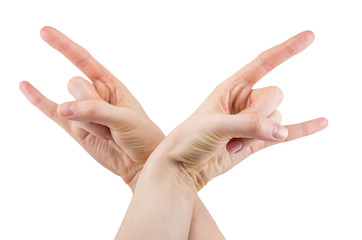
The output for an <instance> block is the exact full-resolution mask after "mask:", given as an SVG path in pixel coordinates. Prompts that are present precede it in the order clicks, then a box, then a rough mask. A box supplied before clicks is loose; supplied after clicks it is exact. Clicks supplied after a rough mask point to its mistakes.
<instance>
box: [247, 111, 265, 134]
mask: <svg viewBox="0 0 362 240" xmlns="http://www.w3.org/2000/svg"><path fill="white" fill-rule="evenodd" d="M250 121H251V122H250V127H251V130H252V132H254V133H259V132H260V131H261V127H262V125H263V121H264V119H263V118H262V116H260V115H259V114H253V115H252V117H251V120H250Z"/></svg>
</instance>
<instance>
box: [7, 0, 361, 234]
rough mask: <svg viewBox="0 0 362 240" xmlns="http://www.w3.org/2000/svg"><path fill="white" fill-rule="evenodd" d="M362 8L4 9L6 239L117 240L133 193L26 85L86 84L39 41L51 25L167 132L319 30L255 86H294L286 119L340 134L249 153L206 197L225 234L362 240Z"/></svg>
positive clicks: (72, 5) (106, 5)
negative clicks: (255, 66) (30, 96)
mask: <svg viewBox="0 0 362 240" xmlns="http://www.w3.org/2000/svg"><path fill="white" fill-rule="evenodd" d="M359 2H360V1H352V0H349V1H348V0H345V1H315V0H314V1H310V0H305V1H281V0H274V1H269V0H264V1H255V0H252V1H249V0H248V1H219V2H217V1H89V0H88V1H64V0H63V1H58V2H56V1H35V0H34V1H25V0H24V1H1V3H0V31H1V35H0V66H1V67H0V72H1V94H0V100H1V101H0V104H1V105H0V109H1V118H0V121H1V135H0V136H1V138H0V141H1V146H0V154H1V155H0V239H5V240H7V239H38V240H39V239H113V238H114V236H115V234H116V232H117V229H118V227H119V225H120V223H121V221H122V219H123V216H124V213H125V211H126V209H127V206H128V204H129V201H130V199H131V191H130V190H129V189H128V187H127V186H126V185H125V184H124V183H123V182H122V180H121V179H120V178H119V177H117V176H116V175H114V174H112V173H110V172H109V171H108V170H106V169H104V168H103V167H101V166H100V165H99V164H98V163H97V162H96V161H94V160H93V159H92V158H91V157H90V156H89V155H88V154H87V153H86V152H85V151H84V150H83V149H82V148H81V147H80V146H79V145H78V144H77V143H76V142H75V141H74V140H73V139H72V138H71V137H69V136H68V135H67V134H66V133H65V132H64V131H63V130H62V129H61V128H60V127H58V126H57V125H56V124H55V123H53V122H51V121H50V120H49V119H48V118H46V117H45V116H44V115H43V114H42V113H41V112H40V111H38V110H37V109H36V108H35V107H33V106H32V105H31V104H30V103H29V102H28V101H27V100H26V99H25V97H23V96H22V94H21V92H20V91H19V90H18V84H19V82H20V81H21V80H28V81H30V82H31V83H33V84H34V85H35V86H36V87H38V88H39V89H40V91H42V92H43V93H44V94H45V95H46V96H48V97H49V98H51V99H52V100H54V101H56V102H59V103H61V102H64V101H70V100H72V98H71V96H70V95H69V94H68V92H67V88H66V84H67V82H68V80H69V79H70V78H71V77H73V76H76V75H80V76H83V74H82V73H81V72H80V71H79V70H78V69H76V68H75V67H74V66H73V65H72V64H71V63H70V62H68V60H66V59H65V58H64V57H63V56H62V55H61V54H59V53H57V52H56V51H55V50H53V49H52V48H51V47H49V46H48V45H47V44H46V43H45V42H43V41H42V40H41V38H40V36H39V30H40V29H41V27H42V26H45V25H50V26H53V27H56V28H58V29H59V30H60V31H62V32H64V33H65V34H66V35H68V36H69V37H70V38H72V39H73V40H74V41H76V42H78V43H79V44H81V45H83V46H84V47H85V48H87V49H88V50H89V51H90V52H91V53H92V54H93V55H94V56H95V57H96V58H97V59H98V60H99V61H100V62H101V63H103V64H104V65H105V66H106V67H107V68H108V69H109V70H111V71H112V72H113V73H114V74H115V75H116V76H117V77H118V78H119V79H121V80H122V81H123V82H124V83H125V85H126V86H127V87H128V88H129V89H130V90H131V91H132V93H133V94H134V95H135V96H136V97H137V98H138V100H139V101H140V103H141V104H142V105H143V106H144V108H145V110H146V111H147V113H148V114H149V116H150V117H151V118H152V119H153V120H154V121H155V122H156V123H157V124H159V126H160V127H161V129H162V130H163V131H164V132H165V133H169V132H170V131H171V130H172V129H173V128H174V127H175V126H177V125H178V124H179V123H180V122H181V121H183V120H184V119H186V118H187V117H188V116H189V115H190V114H191V113H192V112H193V111H194V110H195V109H196V107H197V106H198V105H199V104H200V103H201V102H202V101H203V99H205V98H206V96H207V95H208V94H209V93H210V92H211V91H212V90H213V89H214V87H215V86H216V85H217V84H219V83H220V82H221V81H223V80H224V79H226V78H227V77H229V76H230V75H231V74H233V73H234V72H235V71H237V70H238V69H239V68H241V67H242V66H244V65H245V64H246V63H248V62H249V61H251V60H252V59H253V58H254V57H255V56H256V55H257V54H259V53H260V52H261V51H263V50H265V49H267V48H270V47H272V46H274V45H276V44H278V43H280V42H282V41H284V40H286V39H288V38H289V37H291V36H293V35H295V34H297V33H299V32H301V31H304V30H312V31H313V32H314V33H315V37H316V38H315V42H314V43H313V44H312V45H311V46H310V47H309V48H308V49H306V50H305V51H304V52H302V53H301V54H299V55H298V56H296V57H294V58H293V59H291V60H289V61H288V62H286V63H284V64H283V65H282V66H280V67H278V69H276V70H274V71H273V72H272V73H270V74H269V75H268V76H266V77H265V78H264V79H263V80H262V81H261V82H260V83H258V85H257V87H262V86H269V85H277V86H279V87H280V88H281V89H282V90H283V92H284V101H283V103H282V105H281V106H280V108H279V110H280V111H281V113H282V115H283V123H285V124H290V123H296V122H301V121H305V120H309V119H313V118H317V117H321V116H324V117H327V118H328V119H329V127H328V128H327V129H326V130H324V131H322V132H320V133H318V134H315V135H312V136H310V137H307V138H304V139H301V140H298V141H294V142H290V143H286V144H281V145H278V146H275V147H272V148H269V149H266V150H263V151H261V152H259V153H257V154H255V155H253V156H251V157H250V158H248V159H246V160H245V161H244V162H242V163H241V164H240V165H238V166H237V167H235V168H234V169H232V170H231V171H230V172H228V173H226V174H224V175H223V176H220V177H218V178H217V179H214V180H213V181H212V182H210V183H209V184H208V185H207V186H206V187H205V188H204V189H203V190H202V191H201V192H200V197H201V199H202V200H203V202H204V203H205V205H206V206H207V208H208V209H209V211H210V212H211V214H212V216H213V217H214V219H215V220H216V222H217V224H218V226H219V227H220V229H221V231H222V232H223V234H224V235H225V237H226V238H227V239H248V240H250V239H278V240H281V239H288V240H289V239H348V240H353V239H362V195H361V185H362V154H361V146H360V145H361V140H360V134H361V133H362V128H361V122H362V114H361V107H360V105H361V103H362V101H361V100H362V96H361V86H362V85H361V81H362V79H361V53H362V47H361V45H362V44H361V43H362V34H361V31H362V30H361V25H362V24H361V23H362V15H361V8H360V7H359V6H358V3H359Z"/></svg>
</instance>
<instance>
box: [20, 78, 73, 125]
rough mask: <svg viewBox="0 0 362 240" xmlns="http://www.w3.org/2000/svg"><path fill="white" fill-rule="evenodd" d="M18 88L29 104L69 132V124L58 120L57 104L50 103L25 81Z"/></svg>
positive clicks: (60, 119)
mask: <svg viewBox="0 0 362 240" xmlns="http://www.w3.org/2000/svg"><path fill="white" fill-rule="evenodd" d="M19 88H20V91H21V92H22V93H23V94H24V96H25V97H26V98H27V99H28V100H29V102H30V103H31V104H33V105H34V106H35V107H37V108H38V109H39V110H40V111H42V112H43V113H44V114H45V115H46V116H47V117H49V118H50V119H52V120H53V121H54V122H56V123H57V124H59V125H60V126H61V127H62V128H64V129H65V130H66V131H69V130H70V125H69V123H68V122H67V121H66V120H65V119H62V118H60V117H59V115H58V113H57V107H58V104H56V103H55V102H53V101H50V100H49V99H48V98H46V97H45V96H44V95H43V94H41V93H40V92H39V91H38V90H37V89H36V88H35V87H33V86H32V85H31V84H30V83H29V82H27V81H23V82H21V83H20V84H19Z"/></svg>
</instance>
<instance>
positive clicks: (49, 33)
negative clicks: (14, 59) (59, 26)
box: [40, 27, 120, 84]
mask: <svg viewBox="0 0 362 240" xmlns="http://www.w3.org/2000/svg"><path fill="white" fill-rule="evenodd" d="M40 35H41V37H42V38H43V40H44V41H45V42H47V43H48V44H49V45H50V46H52V47H53V48H54V49H56V50H57V51H59V52H60V53H62V54H63V55H64V56H65V57H66V58H68V59H69V60H70V61H71V62H72V63H73V64H74V65H75V66H76V67H77V68H79V70H81V71H82V72H83V73H84V74H85V75H86V76H88V77H89V79H90V80H91V81H96V80H101V81H103V82H109V83H112V82H113V83H117V84H119V83H120V82H119V81H118V80H117V79H116V78H115V77H114V76H113V75H112V74H111V73H110V72H109V71H108V70H107V69H106V68H105V67H104V66H103V65H102V64H100V63H99V62H98V61H97V60H96V59H94V58H93V57H92V56H91V54H90V53H89V52H88V51H87V50H85V49H84V48H83V47H81V46H80V45H78V44H77V43H75V42H73V41H72V40H70V39H69V38H68V37H67V36H65V35H64V34H63V33H61V32H59V31H58V30H56V29H54V28H52V27H43V28H42V29H41V31H40Z"/></svg>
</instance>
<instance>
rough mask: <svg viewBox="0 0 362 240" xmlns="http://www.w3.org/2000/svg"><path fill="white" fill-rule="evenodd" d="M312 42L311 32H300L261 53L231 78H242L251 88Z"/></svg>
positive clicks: (312, 35)
mask: <svg viewBox="0 0 362 240" xmlns="http://www.w3.org/2000/svg"><path fill="white" fill-rule="evenodd" d="M313 40H314V34H313V32H311V31H304V32H301V33H299V34H297V35H295V36H294V37H291V38H290V39H288V40H286V41H285V42H283V43H281V44H279V45H277V46H275V47H272V48H270V49H268V50H266V51H264V52H262V53H261V54H259V55H258V56H257V57H256V58H255V59H254V60H253V61H252V62H250V63H249V64H247V65H246V66H245V67H243V68H242V69H240V70H239V71H238V72H237V73H235V74H234V76H233V77H234V78H237V79H240V78H242V79H243V80H245V81H246V82H247V83H249V84H250V85H251V86H253V85H254V84H255V83H256V82H258V81H259V80H260V79H261V78H262V77H264V76H265V75H266V74H267V73H269V72H270V71H271V70H273V69H274V68H276V67H277V66H279V65H280V64H281V63H283V62H284V61H286V60H288V59H289V58H291V57H293V56H294V55H296V54H298V53H300V52H302V51H303V50H304V49H306V48H307V47H308V46H309V45H310V44H311V43H312V42H313Z"/></svg>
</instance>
